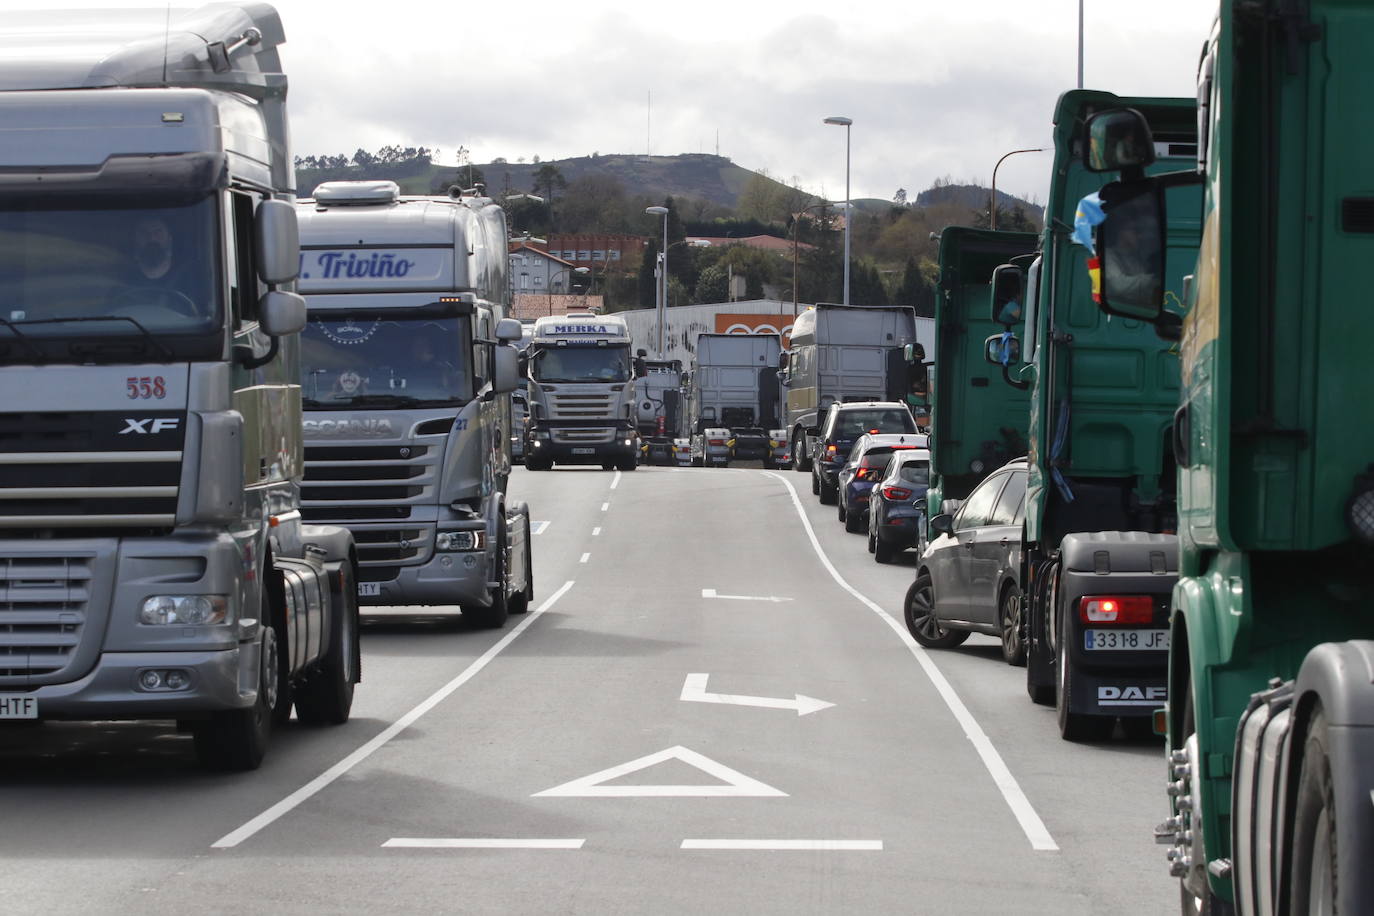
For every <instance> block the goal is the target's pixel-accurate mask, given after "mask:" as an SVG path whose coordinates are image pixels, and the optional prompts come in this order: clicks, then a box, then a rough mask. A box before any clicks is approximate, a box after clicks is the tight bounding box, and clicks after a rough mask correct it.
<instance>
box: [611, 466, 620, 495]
mask: <svg viewBox="0 0 1374 916" xmlns="http://www.w3.org/2000/svg"><path fill="white" fill-rule="evenodd" d="M618 486H620V468H616V469H615V473H614V474H612V475H611V489H612V490H614V489H615V488H616V487H618Z"/></svg>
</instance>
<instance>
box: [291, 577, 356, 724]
mask: <svg viewBox="0 0 1374 916" xmlns="http://www.w3.org/2000/svg"><path fill="white" fill-rule="evenodd" d="M336 597H339V598H341V599H342V601H343V607H342V608H340V610H339V616H338V617H337V618H336V620H337V622H338V624H339V625H338V626H336V627H334V628H333V629H334V632H332V633H330V634H329V651H328V652H326V653H325V657H324V658H322V659H321V660H320V662H319V665H318V666H317V667H316V669H315V670H314V671H312V672H311V673H310V675H309V677H307V678H306V680H305V683H303V684H301V686H300V687H298V688H297V689H296V718H297V719H299V720H300V721H301V724H302V725H342V724H344V723H345V722H347V721H348V714H349V712H351V711H352V709H353V686H354V684H356V683H357V681H358V669H357V663H358V586H357V585H356V584H355V583H354V577H353V564H352V563H345V564H343V566H342V568H340V569H339V592H338V595H337V596H336Z"/></svg>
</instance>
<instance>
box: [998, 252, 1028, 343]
mask: <svg viewBox="0 0 1374 916" xmlns="http://www.w3.org/2000/svg"><path fill="white" fill-rule="evenodd" d="M1025 302H1026V274H1025V271H1023V270H1021V268H1019V267H1017V266H1016V265H1015V264H1003V265H1002V266H1000V267H998V268H997V269H996V270H994V271H993V272H992V320H993V321H995V322H997V323H998V324H1000V325H1002V326H1003V327H1007V328H1010V327H1011V326H1012V325H1014V324H1020V323H1021V319H1022V318H1024V317H1025Z"/></svg>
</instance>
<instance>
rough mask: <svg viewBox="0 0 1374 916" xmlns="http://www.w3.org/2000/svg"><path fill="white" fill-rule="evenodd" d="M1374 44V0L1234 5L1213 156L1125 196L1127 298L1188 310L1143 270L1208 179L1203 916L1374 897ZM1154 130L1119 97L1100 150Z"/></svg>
mask: <svg viewBox="0 0 1374 916" xmlns="http://www.w3.org/2000/svg"><path fill="white" fill-rule="evenodd" d="M1371 46H1374V6H1371V4H1370V3H1368V2H1361V3H1349V2H1323V0H1311V2H1307V3H1303V4H1290V3H1280V2H1265V3H1254V4H1245V5H1243V6H1242V5H1240V4H1235V5H1233V4H1222V6H1221V9H1220V13H1219V16H1218V19H1217V21H1216V24H1215V25H1214V27H1213V30H1212V33H1211V36H1210V38H1209V40H1208V41H1207V43H1206V45H1205V46H1204V53H1203V56H1202V60H1201V63H1200V66H1199V71H1198V102H1199V106H1200V111H1201V114H1200V117H1199V123H1200V125H1201V127H1202V132H1201V138H1200V139H1201V142H1200V148H1199V152H1198V159H1197V163H1196V168H1195V169H1187V170H1183V171H1182V172H1181V173H1180V174H1177V175H1172V176H1158V177H1154V178H1143V177H1140V176H1139V175H1136V176H1134V180H1132V176H1128V175H1126V174H1125V173H1124V172H1123V181H1122V182H1120V183H1118V184H1117V185H1115V186H1112V187H1111V188H1109V189H1104V193H1103V202H1104V210H1105V213H1106V219H1105V220H1104V221H1103V222H1102V223H1101V225H1100V226H1099V227H1098V229H1097V250H1098V254H1099V256H1100V258H1101V268H1102V300H1103V301H1102V307H1103V309H1104V310H1105V311H1107V312H1108V313H1110V314H1113V315H1116V316H1119V317H1118V318H1116V319H1114V320H1122V319H1124V320H1126V321H1128V322H1147V323H1157V324H1160V326H1163V327H1167V326H1168V325H1170V324H1171V323H1172V322H1171V321H1170V319H1168V318H1167V316H1166V315H1165V314H1164V307H1163V306H1162V304H1161V303H1160V302H1159V301H1158V300H1157V299H1155V298H1154V297H1153V296H1151V295H1148V294H1141V292H1140V291H1139V290H1138V289H1137V288H1136V287H1135V286H1133V278H1132V272H1133V271H1135V270H1137V269H1139V268H1140V267H1141V265H1140V264H1139V263H1137V262H1138V261H1139V259H1138V258H1133V256H1132V252H1131V245H1130V244H1129V242H1130V238H1131V237H1142V236H1143V237H1158V234H1159V233H1160V231H1161V230H1160V229H1159V227H1160V226H1161V225H1163V224H1164V223H1165V222H1168V223H1170V224H1171V223H1172V221H1173V219H1174V215H1175V213H1176V212H1179V210H1180V208H1179V206H1178V203H1179V202H1178V201H1176V200H1175V199H1174V195H1175V194H1176V192H1177V188H1178V187H1180V186H1188V185H1189V184H1190V183H1191V184H1192V186H1193V187H1198V186H1199V183H1200V187H1201V188H1202V189H1203V191H1204V200H1203V205H1202V208H1201V210H1200V211H1199V210H1198V209H1196V207H1195V206H1194V205H1192V204H1191V203H1190V204H1188V205H1187V212H1189V213H1199V212H1200V214H1201V217H1202V224H1203V235H1202V245H1201V250H1200V252H1199V255H1198V258H1197V261H1196V268H1195V273H1194V275H1193V278H1192V281H1191V283H1190V284H1189V293H1188V295H1187V297H1186V298H1187V300H1188V311H1187V315H1186V317H1185V319H1184V321H1183V325H1182V328H1181V331H1182V334H1181V342H1180V344H1181V345H1180V352H1181V358H1182V390H1181V392H1180V399H1179V405H1178V407H1177V410H1178V421H1177V422H1176V424H1175V430H1176V432H1177V438H1178V442H1177V445H1176V447H1175V451H1176V454H1177V455H1178V464H1179V514H1180V522H1181V524H1180V552H1181V559H1180V567H1181V568H1180V577H1179V582H1178V585H1177V587H1176V588H1175V589H1174V593H1173V598H1172V615H1171V621H1170V633H1171V646H1170V672H1169V684H1170V701H1169V704H1168V709H1167V712H1166V713H1165V715H1164V718H1165V720H1166V722H1165V724H1166V726H1167V732H1168V749H1169V768H1170V783H1169V795H1170V797H1171V802H1170V806H1171V808H1172V812H1171V815H1172V816H1171V817H1170V818H1169V819H1168V820H1167V821H1166V822H1165V823H1164V824H1162V825H1161V826H1160V828H1158V829H1157V830H1156V837H1157V839H1158V840H1159V841H1160V842H1161V843H1163V844H1167V845H1169V846H1170V847H1171V849H1170V851H1169V859H1170V862H1171V873H1172V874H1173V875H1175V876H1176V877H1178V878H1180V879H1181V882H1182V886H1183V900H1184V903H1185V909H1189V910H1192V911H1202V912H1229V911H1231V907H1232V906H1234V909H1235V911H1236V912H1239V913H1245V914H1251V913H1254V914H1266V913H1293V914H1305V913H1333V912H1336V913H1367V912H1370V911H1371V908H1372V907H1374V870H1371V869H1370V868H1369V862H1370V861H1371V859H1374V849H1372V848H1371V837H1374V809H1371V800H1374V794H1371V793H1374V766H1371V762H1374V642H1371V638H1374V613H1372V611H1374V577H1372V576H1371V574H1370V569H1371V564H1370V562H1369V559H1370V547H1371V544H1374V473H1371V461H1372V460H1374V423H1371V422H1370V420H1371V416H1370V415H1371V406H1370V401H1369V399H1368V397H1367V396H1365V395H1364V392H1367V391H1368V387H1369V385H1368V380H1367V379H1368V362H1369V360H1368V355H1367V353H1366V347H1365V341H1366V339H1367V334H1366V333H1365V331H1366V329H1367V326H1368V311H1369V304H1368V293H1367V291H1366V290H1364V289H1363V288H1362V286H1361V283H1362V281H1361V280H1360V279H1359V278H1360V276H1361V275H1362V274H1361V270H1362V266H1363V264H1365V263H1367V261H1368V259H1369V257H1370V255H1371V254H1374V185H1371V181H1370V175H1369V166H1368V150H1369V148H1370V139H1371V130H1372V128H1371V122H1370V119H1369V117H1368V112H1367V106H1366V103H1365V102H1364V101H1362V100H1365V99H1367V98H1368V97H1369V90H1370V88H1371V84H1374V63H1371V59H1370V56H1369V48H1370V47H1371ZM1357 100H1361V101H1357ZM1150 127H1152V125H1146V124H1144V123H1141V122H1140V119H1139V118H1138V117H1137V116H1136V115H1135V113H1133V112H1129V111H1110V112H1103V113H1100V114H1099V115H1098V116H1097V117H1096V118H1095V119H1094V120H1093V121H1092V122H1091V123H1090V125H1089V129H1090V131H1091V133H1092V135H1093V137H1094V140H1095V141H1096V142H1095V143H1094V144H1093V147H1094V150H1095V151H1096V152H1097V153H1098V154H1099V156H1100V158H1101V162H1100V163H1099V164H1100V165H1102V166H1104V167H1115V166H1118V165H1120V164H1121V155H1122V154H1123V153H1124V154H1125V155H1126V158H1127V159H1129V151H1130V149H1131V147H1132V145H1133V143H1132V142H1131V140H1130V138H1132V137H1135V138H1143V140H1144V141H1145V142H1146V143H1148V142H1149V141H1150V139H1151V137H1150V133H1149V128H1150ZM1134 145H1139V144H1138V143H1137V144H1134ZM1123 240H1124V241H1123ZM1170 267H1171V265H1166V264H1164V263H1162V262H1161V260H1160V259H1159V258H1158V257H1155V258H1152V259H1147V263H1145V264H1144V273H1145V275H1146V276H1147V277H1152V278H1155V279H1156V282H1158V280H1157V278H1159V277H1160V276H1162V275H1165V274H1167V272H1168V270H1169V269H1170ZM1146 286H1147V288H1148V284H1146Z"/></svg>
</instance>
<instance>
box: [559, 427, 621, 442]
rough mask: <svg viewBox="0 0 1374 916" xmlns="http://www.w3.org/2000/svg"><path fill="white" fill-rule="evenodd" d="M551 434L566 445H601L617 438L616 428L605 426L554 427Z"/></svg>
mask: <svg viewBox="0 0 1374 916" xmlns="http://www.w3.org/2000/svg"><path fill="white" fill-rule="evenodd" d="M549 434H550V435H551V436H552V437H553V441H554V442H560V443H563V444H564V445H600V444H603V443H606V442H610V441H611V440H612V439H614V438H615V430H614V429H605V428H594V429H552V430H550V431H549Z"/></svg>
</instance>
